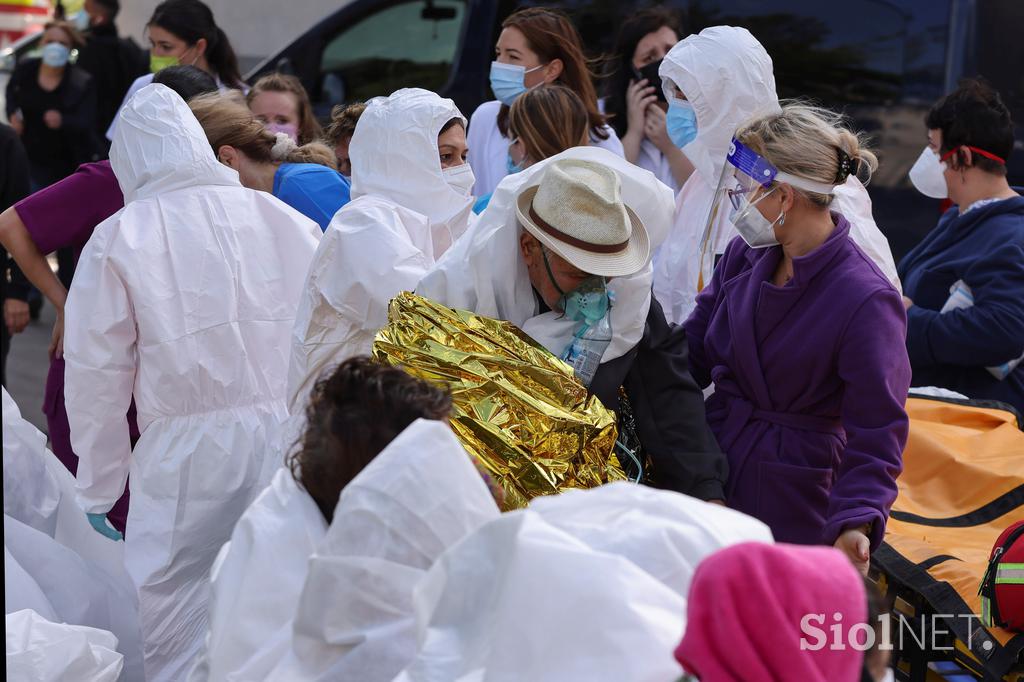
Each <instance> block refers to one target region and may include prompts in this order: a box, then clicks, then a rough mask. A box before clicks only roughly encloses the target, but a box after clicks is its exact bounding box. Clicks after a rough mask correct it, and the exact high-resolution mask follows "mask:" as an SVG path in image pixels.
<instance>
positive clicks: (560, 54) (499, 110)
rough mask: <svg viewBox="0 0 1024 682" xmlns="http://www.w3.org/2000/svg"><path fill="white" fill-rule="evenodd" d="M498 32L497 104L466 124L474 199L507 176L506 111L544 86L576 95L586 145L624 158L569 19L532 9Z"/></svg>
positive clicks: (494, 78) (509, 140)
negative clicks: (586, 124) (583, 114)
mask: <svg viewBox="0 0 1024 682" xmlns="http://www.w3.org/2000/svg"><path fill="white" fill-rule="evenodd" d="M501 28H502V30H501V35H499V36H498V43H497V45H496V46H495V48H494V53H495V56H494V62H492V63H491V91H492V92H494V97H495V98H496V99H495V100H494V101H491V102H485V103H484V104H481V105H480V106H479V107H477V109H476V111H474V112H473V117H472V118H471V119H470V122H469V163H470V164H471V165H472V166H473V171H474V172H475V173H476V184H475V185H474V186H473V195H474V196H477V197H482V196H485V195H487V194H490V193H491V192H493V191H494V188H495V187H497V186H498V183H499V182H501V179H502V178H504V177H505V176H506V175H508V173H509V161H508V159H509V145H511V144H512V142H514V138H513V137H512V136H510V135H509V130H508V111H509V107H511V106H512V103H513V102H515V101H516V98H518V97H519V96H520V95H522V94H523V93H524V92H526V91H527V90H530V89H532V88H535V87H537V86H539V85H541V84H544V83H560V84H561V85H564V86H566V87H567V88H569V89H570V90H572V91H573V92H575V93H576V94H577V95H579V97H580V99H581V100H583V104H584V106H585V107H586V109H587V118H588V121H589V124H590V125H589V127H590V143H591V144H592V145H595V146H598V147H604V148H605V149H608V150H610V151H612V152H614V153H615V154H618V155H619V156H622V155H623V154H624V152H623V149H622V143H621V142H620V141H619V138H618V136H616V135H615V131H614V130H612V129H611V127H609V126H608V125H607V124H606V123H605V116H604V115H603V114H602V113H601V111H600V108H599V105H598V102H597V94H596V91H595V90H594V83H593V81H592V79H591V75H590V71H589V70H588V69H587V59H586V57H585V56H584V54H583V44H582V42H581V40H580V35H579V33H577V31H576V27H575V26H573V24H572V21H570V20H569V17H567V16H566V15H565V14H563V13H562V12H559V11H557V10H551V9H544V8H540V7H531V8H528V9H523V10H520V11H518V12H516V13H515V14H513V15H511V16H510V17H508V18H507V19H505V21H504V22H502V24H501Z"/></svg>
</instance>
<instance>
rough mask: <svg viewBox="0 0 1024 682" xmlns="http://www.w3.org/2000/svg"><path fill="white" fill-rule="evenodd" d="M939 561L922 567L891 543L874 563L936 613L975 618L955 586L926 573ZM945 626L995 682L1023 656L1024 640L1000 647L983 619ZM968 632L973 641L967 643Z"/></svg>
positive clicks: (1019, 638)
mask: <svg viewBox="0 0 1024 682" xmlns="http://www.w3.org/2000/svg"><path fill="white" fill-rule="evenodd" d="M938 556H939V557H941V556H942V555H938ZM937 558H938V557H930V558H929V559H926V560H925V561H922V562H921V563H920V564H915V563H914V562H912V561H910V560H909V559H907V558H906V557H904V556H903V555H902V554H900V553H899V552H897V551H896V550H895V549H894V548H893V547H892V546H891V545H890V544H889V543H887V542H883V543H882V544H881V545H880V546H879V548H878V549H877V550H875V553H874V554H873V555H872V557H871V560H872V562H874V563H875V564H876V565H877V566H878V567H879V568H880V569H881V570H882V571H883V572H884V573H886V574H887V575H889V576H891V577H892V578H893V579H895V580H896V581H897V582H899V583H902V584H903V585H905V586H906V587H908V588H910V589H912V590H914V591H915V592H916V593H917V594H919V595H921V597H922V598H924V600H925V601H926V602H928V604H929V605H930V606H931V607H932V609H934V611H935V613H945V614H956V615H966V614H973V613H974V612H973V611H972V610H971V608H970V607H969V606H968V605H967V602H965V601H964V599H963V597H961V596H960V594H959V593H958V592H957V591H956V590H955V589H953V586H952V585H950V584H949V583H947V582H945V581H939V580H936V579H935V578H933V577H932V576H931V574H929V573H928V570H927V569H925V568H922V565H926V564H929V563H930V562H933V561H934V562H935V563H936V564H937V563H941V561H936V559H937ZM944 560H945V559H944ZM933 565H934V564H933ZM944 622H945V624H946V627H947V628H949V630H950V631H951V632H952V633H953V634H954V635H956V637H957V639H959V640H960V641H961V642H963V643H964V644H966V645H967V646H968V648H969V649H970V650H971V653H972V654H974V655H975V656H977V657H978V659H979V660H981V661H983V663H984V665H985V670H986V673H987V674H988V675H990V676H992V677H993V678H994V679H1000V678H1002V677H1003V676H1004V675H1006V673H1007V672H1009V670H1010V668H1011V667H1012V666H1013V665H1014V663H1016V661H1017V660H1018V657H1019V656H1020V654H1021V652H1022V651H1024V636H1021V635H1017V636H1015V637H1013V638H1012V639H1011V640H1010V641H1008V642H1007V643H1006V644H1005V645H1001V644H1000V643H999V640H997V639H996V638H995V637H993V636H992V635H991V634H990V633H989V632H988V630H986V629H985V628H984V627H983V626H982V624H981V619H980V618H973V619H971V622H970V623H968V622H967V619H966V618H950V619H944ZM969 631H970V639H968V632H969ZM985 642H989V643H990V645H989V646H990V648H988V649H985V646H984V645H985Z"/></svg>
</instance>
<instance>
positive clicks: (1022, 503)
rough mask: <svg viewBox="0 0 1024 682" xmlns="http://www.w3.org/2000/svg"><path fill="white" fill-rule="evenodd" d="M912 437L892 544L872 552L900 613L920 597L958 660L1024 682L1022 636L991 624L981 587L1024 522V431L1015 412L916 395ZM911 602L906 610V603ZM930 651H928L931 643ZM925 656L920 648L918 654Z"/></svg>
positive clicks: (890, 530)
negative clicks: (1002, 545) (1007, 537)
mask: <svg viewBox="0 0 1024 682" xmlns="http://www.w3.org/2000/svg"><path fill="white" fill-rule="evenodd" d="M907 412H908V414H909V415H910V437H909V440H908V442H907V448H906V450H905V452H904V454H903V467H904V469H903V474H902V475H901V476H900V478H899V480H898V481H897V483H898V485H899V496H898V497H897V499H896V503H895V504H894V505H893V508H892V513H891V515H890V518H889V523H888V526H887V529H886V535H885V542H884V543H883V544H882V546H881V547H879V549H878V550H877V551H876V553H875V556H874V557H873V567H874V569H875V571H877V572H878V573H879V574H880V576H879V585H880V587H881V588H882V589H883V591H884V592H886V593H887V596H888V598H889V601H890V602H895V607H896V608H895V611H896V612H897V613H899V612H901V611H902V612H903V614H904V615H908V616H912V617H914V618H916V619H918V620H920V618H921V616H922V615H923V614H922V613H921V612H920V609H914V608H910V609H909V611H910V613H907V610H908V609H907V607H908V604H909V603H912V602H917V603H918V604H922V605H923V606H924V610H927V611H930V612H931V613H932V614H948V615H950V616H953V617H950V618H940V620H939V622H940V624H944V625H945V627H946V628H948V630H949V631H950V632H951V633H952V636H953V637H954V638H955V640H956V641H955V643H954V644H955V652H954V653H947V654H946V655H945V656H942V655H935V656H934V657H929V658H932V660H942V659H945V660H955V661H956V662H957V663H959V664H961V665H963V666H964V667H966V668H967V669H968V670H970V671H971V672H973V673H975V674H976V675H977V676H978V677H979V678H983V679H997V680H998V679H1013V680H1016V679H1022V680H1024V674H1022V673H1024V668H1021V660H1020V657H1021V652H1022V651H1024V634H1021V633H1013V632H1008V631H1006V630H1002V629H998V628H990V629H986V628H984V627H983V626H982V624H981V621H980V619H979V618H969V615H970V614H980V613H981V598H980V597H979V596H978V587H979V584H980V581H981V578H982V576H983V575H984V573H985V569H986V567H987V565H988V558H989V554H990V553H991V551H992V545H993V544H994V543H995V541H996V538H997V537H998V536H999V534H1000V533H1001V532H1002V531H1003V530H1004V529H1005V528H1006V527H1007V526H1009V525H1010V524H1011V523H1013V522H1015V521H1019V520H1020V519H1022V518H1024V431H1022V430H1021V424H1020V423H1019V421H1018V417H1017V415H1016V414H1014V413H1013V412H1011V411H1009V410H1008V409H999V408H998V407H984V406H979V405H978V403H970V402H968V401H962V402H953V401H944V400H939V399H930V398H910V399H909V400H908V401H907ZM901 604H902V606H903V607H904V608H903V609H901V608H900V605H901ZM926 648H927V647H926ZM919 654H921V652H919Z"/></svg>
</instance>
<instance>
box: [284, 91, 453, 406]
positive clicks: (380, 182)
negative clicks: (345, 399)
mask: <svg viewBox="0 0 1024 682" xmlns="http://www.w3.org/2000/svg"><path fill="white" fill-rule="evenodd" d="M452 119H458V120H459V121H462V124H463V125H465V122H466V119H465V118H464V117H463V116H462V114H461V113H460V112H459V109H458V108H457V107H456V106H455V103H454V102H452V101H451V100H450V99H442V98H441V97H438V96H437V95H436V94H434V93H433V92H430V91H429V90H421V89H419V88H406V89H403V90H398V91H397V92H395V93H394V94H392V95H391V96H390V97H378V98H376V99H373V100H370V102H369V104H368V105H367V107H366V111H364V112H363V114H362V116H360V118H359V123H358V125H357V126H356V130H355V134H353V136H352V143H351V145H350V147H349V154H350V155H351V159H352V201H351V202H350V203H348V204H346V205H345V206H343V207H342V208H341V210H340V211H338V213H337V214H336V215H335V216H334V219H333V220H332V221H331V224H330V226H328V228H327V231H326V232H325V233H324V236H323V240H322V241H321V243H320V248H319V249H317V253H316V258H315V259H314V261H313V265H312V267H311V268H310V271H309V279H308V280H307V282H306V287H305V290H304V292H303V296H302V302H301V303H300V305H299V311H298V314H297V315H296V320H295V331H294V338H293V340H292V359H291V367H290V369H289V376H288V395H289V400H290V408H291V410H292V412H293V413H295V412H297V411H301V406H302V405H304V404H305V403H306V399H307V397H308V396H309V393H310V390H311V389H312V388H313V384H315V383H316V380H317V378H318V377H319V376H320V375H321V374H322V373H323V371H324V370H325V369H327V368H328V367H330V366H333V365H337V364H338V363H340V362H342V361H343V360H346V359H348V358H350V357H353V356H355V355H361V354H366V353H369V352H370V347H371V346H372V345H373V337H374V336H375V335H376V333H377V331H378V330H379V329H380V328H381V327H383V326H384V325H386V324H387V305H388V302H390V300H391V299H392V298H394V297H395V296H396V295H397V294H399V293H401V292H402V291H411V290H412V288H413V287H415V286H416V283H417V282H418V281H419V280H420V277H422V276H423V273H424V272H426V270H427V268H429V267H430V266H431V265H433V263H434V261H435V260H436V259H437V258H439V257H440V256H441V254H443V253H444V252H445V251H446V250H447V249H448V247H449V246H451V244H452V243H454V242H455V241H456V240H457V239H458V238H459V237H460V236H461V235H462V234H463V233H464V232H465V231H466V229H467V228H468V227H469V224H470V219H471V218H472V217H473V211H472V208H473V199H472V197H470V196H464V195H462V194H460V193H459V192H457V191H456V190H454V189H452V187H451V186H450V185H449V184H448V183H447V182H446V181H445V179H444V175H443V174H442V171H441V161H440V158H439V155H438V147H437V136H438V134H439V133H440V132H441V128H443V127H444V125H445V124H446V123H448V121H451V120H452Z"/></svg>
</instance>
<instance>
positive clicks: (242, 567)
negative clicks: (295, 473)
mask: <svg viewBox="0 0 1024 682" xmlns="http://www.w3.org/2000/svg"><path fill="white" fill-rule="evenodd" d="M326 532H327V520H326V519H324V515H323V514H322V513H321V512H320V509H319V507H317V506H316V502H314V501H313V498H312V497H310V496H309V494H308V493H307V492H306V491H305V490H303V489H302V487H301V486H300V485H299V484H298V483H296V482H295V480H294V479H293V478H292V472H291V471H290V470H289V469H287V468H282V469H278V470H277V473H276V474H274V479H273V480H272V481H271V483H270V485H269V486H268V487H267V488H266V489H265V490H264V491H263V492H262V493H260V496H259V497H257V498H256V501H255V502H253V503H252V505H251V506H250V507H249V508H248V509H247V510H246V511H245V513H244V514H242V518H240V519H239V520H238V523H237V524H236V525H235V530H234V532H232V534H231V541H230V542H228V543H227V544H225V545H224V547H223V548H222V549H221V552H220V555H219V556H218V557H217V561H216V562H215V563H214V565H213V569H212V570H211V571H210V582H211V587H212V594H211V596H210V630H209V634H208V635H207V637H206V643H205V646H204V648H203V651H202V653H201V656H200V658H199V663H198V664H197V665H196V667H195V669H194V670H193V671H192V674H191V675H190V677H189V680H191V681H192V682H205V681H206V680H224V681H226V682H230V681H232V680H238V681H239V682H241V681H242V680H264V679H266V678H267V675H268V674H269V673H270V671H271V670H273V668H274V666H276V665H277V664H278V663H279V662H280V661H281V660H282V659H283V658H284V656H285V654H287V653H288V650H289V648H290V646H291V638H292V619H293V618H294V617H295V609H296V606H297V605H298V602H299V594H300V593H301V592H302V585H303V583H304V582H305V581H306V572H307V570H308V566H309V557H310V555H312V554H313V552H314V550H316V547H317V545H318V544H320V541H321V540H323V537H324V535H325V534H326Z"/></svg>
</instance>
